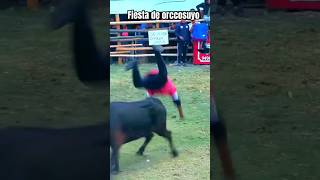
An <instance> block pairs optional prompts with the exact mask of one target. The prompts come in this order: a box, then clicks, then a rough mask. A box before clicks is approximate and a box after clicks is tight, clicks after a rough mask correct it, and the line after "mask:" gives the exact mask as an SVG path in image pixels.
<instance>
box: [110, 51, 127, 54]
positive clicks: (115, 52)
mask: <svg viewBox="0 0 320 180" xmlns="http://www.w3.org/2000/svg"><path fill="white" fill-rule="evenodd" d="M130 52H131V51H114V52H110V54H121V53H122V54H126V53H130Z"/></svg>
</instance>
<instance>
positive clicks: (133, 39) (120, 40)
mask: <svg viewBox="0 0 320 180" xmlns="http://www.w3.org/2000/svg"><path fill="white" fill-rule="evenodd" d="M137 40H142V41H148V40H149V39H148V38H131V39H110V42H131V41H137ZM173 40H177V38H169V41H173Z"/></svg>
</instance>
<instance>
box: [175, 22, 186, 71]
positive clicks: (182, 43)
mask: <svg viewBox="0 0 320 180" xmlns="http://www.w3.org/2000/svg"><path fill="white" fill-rule="evenodd" d="M175 34H176V36H177V46H178V54H177V56H178V62H177V63H176V64H175V65H178V66H180V65H183V66H185V65H186V64H185V62H186V56H187V49H188V44H189V43H190V31H189V25H188V24H187V22H186V20H181V21H180V23H178V24H177V25H176V30H175Z"/></svg>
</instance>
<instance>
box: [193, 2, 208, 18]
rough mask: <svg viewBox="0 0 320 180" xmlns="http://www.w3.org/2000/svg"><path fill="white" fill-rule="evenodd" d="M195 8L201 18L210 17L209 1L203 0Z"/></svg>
mask: <svg viewBox="0 0 320 180" xmlns="http://www.w3.org/2000/svg"><path fill="white" fill-rule="evenodd" d="M196 8H197V10H198V11H199V12H200V17H201V18H206V17H210V0H204V2H203V3H201V4H199V5H197V6H196Z"/></svg>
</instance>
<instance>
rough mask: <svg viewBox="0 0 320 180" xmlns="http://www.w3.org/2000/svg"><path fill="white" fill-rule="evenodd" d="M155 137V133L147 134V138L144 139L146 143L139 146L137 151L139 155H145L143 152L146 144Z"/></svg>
mask: <svg viewBox="0 0 320 180" xmlns="http://www.w3.org/2000/svg"><path fill="white" fill-rule="evenodd" d="M152 137H153V134H152V133H150V134H149V135H148V136H146V140H145V141H144V143H143V144H142V146H141V147H140V148H139V150H138V151H137V155H140V156H142V155H143V152H144V150H145V148H146V146H147V145H148V144H149V142H150V141H151V139H152Z"/></svg>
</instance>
